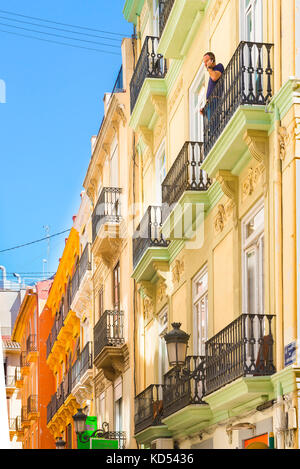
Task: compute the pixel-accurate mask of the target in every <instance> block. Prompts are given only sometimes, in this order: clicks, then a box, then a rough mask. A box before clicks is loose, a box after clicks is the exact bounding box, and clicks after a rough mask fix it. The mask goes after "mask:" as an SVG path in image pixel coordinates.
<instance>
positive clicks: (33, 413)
mask: <svg viewBox="0 0 300 469" xmlns="http://www.w3.org/2000/svg"><path fill="white" fill-rule="evenodd" d="M38 416H39V408H38V396H37V395H31V396H29V397H28V398H27V417H28V419H29V420H35V419H37V418H38Z"/></svg>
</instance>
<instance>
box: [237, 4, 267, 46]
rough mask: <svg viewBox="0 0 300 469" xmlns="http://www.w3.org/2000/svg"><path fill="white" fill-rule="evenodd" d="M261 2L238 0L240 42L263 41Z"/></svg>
mask: <svg viewBox="0 0 300 469" xmlns="http://www.w3.org/2000/svg"><path fill="white" fill-rule="evenodd" d="M262 12H263V9H262V0H240V13H241V14H240V32H241V34H240V36H241V41H249V42H262V41H263V21H262V18H263V14H262Z"/></svg>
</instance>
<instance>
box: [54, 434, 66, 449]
mask: <svg viewBox="0 0 300 469" xmlns="http://www.w3.org/2000/svg"><path fill="white" fill-rule="evenodd" d="M55 446H56V449H65V446H66V442H65V441H64V440H63V439H62V437H61V436H59V437H58V438H56V442H55Z"/></svg>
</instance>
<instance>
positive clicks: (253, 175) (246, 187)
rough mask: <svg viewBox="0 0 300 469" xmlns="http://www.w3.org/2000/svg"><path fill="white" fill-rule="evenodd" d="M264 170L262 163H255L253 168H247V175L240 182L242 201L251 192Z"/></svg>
mask: <svg viewBox="0 0 300 469" xmlns="http://www.w3.org/2000/svg"><path fill="white" fill-rule="evenodd" d="M264 171H265V168H264V165H263V163H261V164H259V165H257V166H256V167H255V168H253V167H251V168H249V169H248V175H247V177H246V178H245V179H244V181H243V182H242V201H244V200H245V198H246V197H248V196H250V195H251V194H253V192H254V190H255V188H256V186H257V184H258V182H259V181H260V179H261V176H262V175H263V174H264Z"/></svg>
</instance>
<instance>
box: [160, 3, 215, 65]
mask: <svg viewBox="0 0 300 469" xmlns="http://www.w3.org/2000/svg"><path fill="white" fill-rule="evenodd" d="M206 6H207V0H201V1H200V0H189V1H188V2H184V1H182V0H175V2H174V5H173V7H172V10H171V12H170V15H169V17H168V21H167V23H166V25H165V28H164V30H163V33H162V35H161V38H160V41H159V44H158V53H159V54H162V55H163V56H164V57H166V58H168V59H179V58H183V57H184V56H186V54H187V53H188V50H189V47H190V45H191V43H192V41H193V39H194V37H195V35H196V33H197V31H198V30H199V25H200V23H201V20H202V18H203V16H204V11H205V9H206ZM197 13H200V16H198V15H197ZM182 24H184V26H185V28H183V27H182ZM175 50H176V52H174V51H175Z"/></svg>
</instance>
